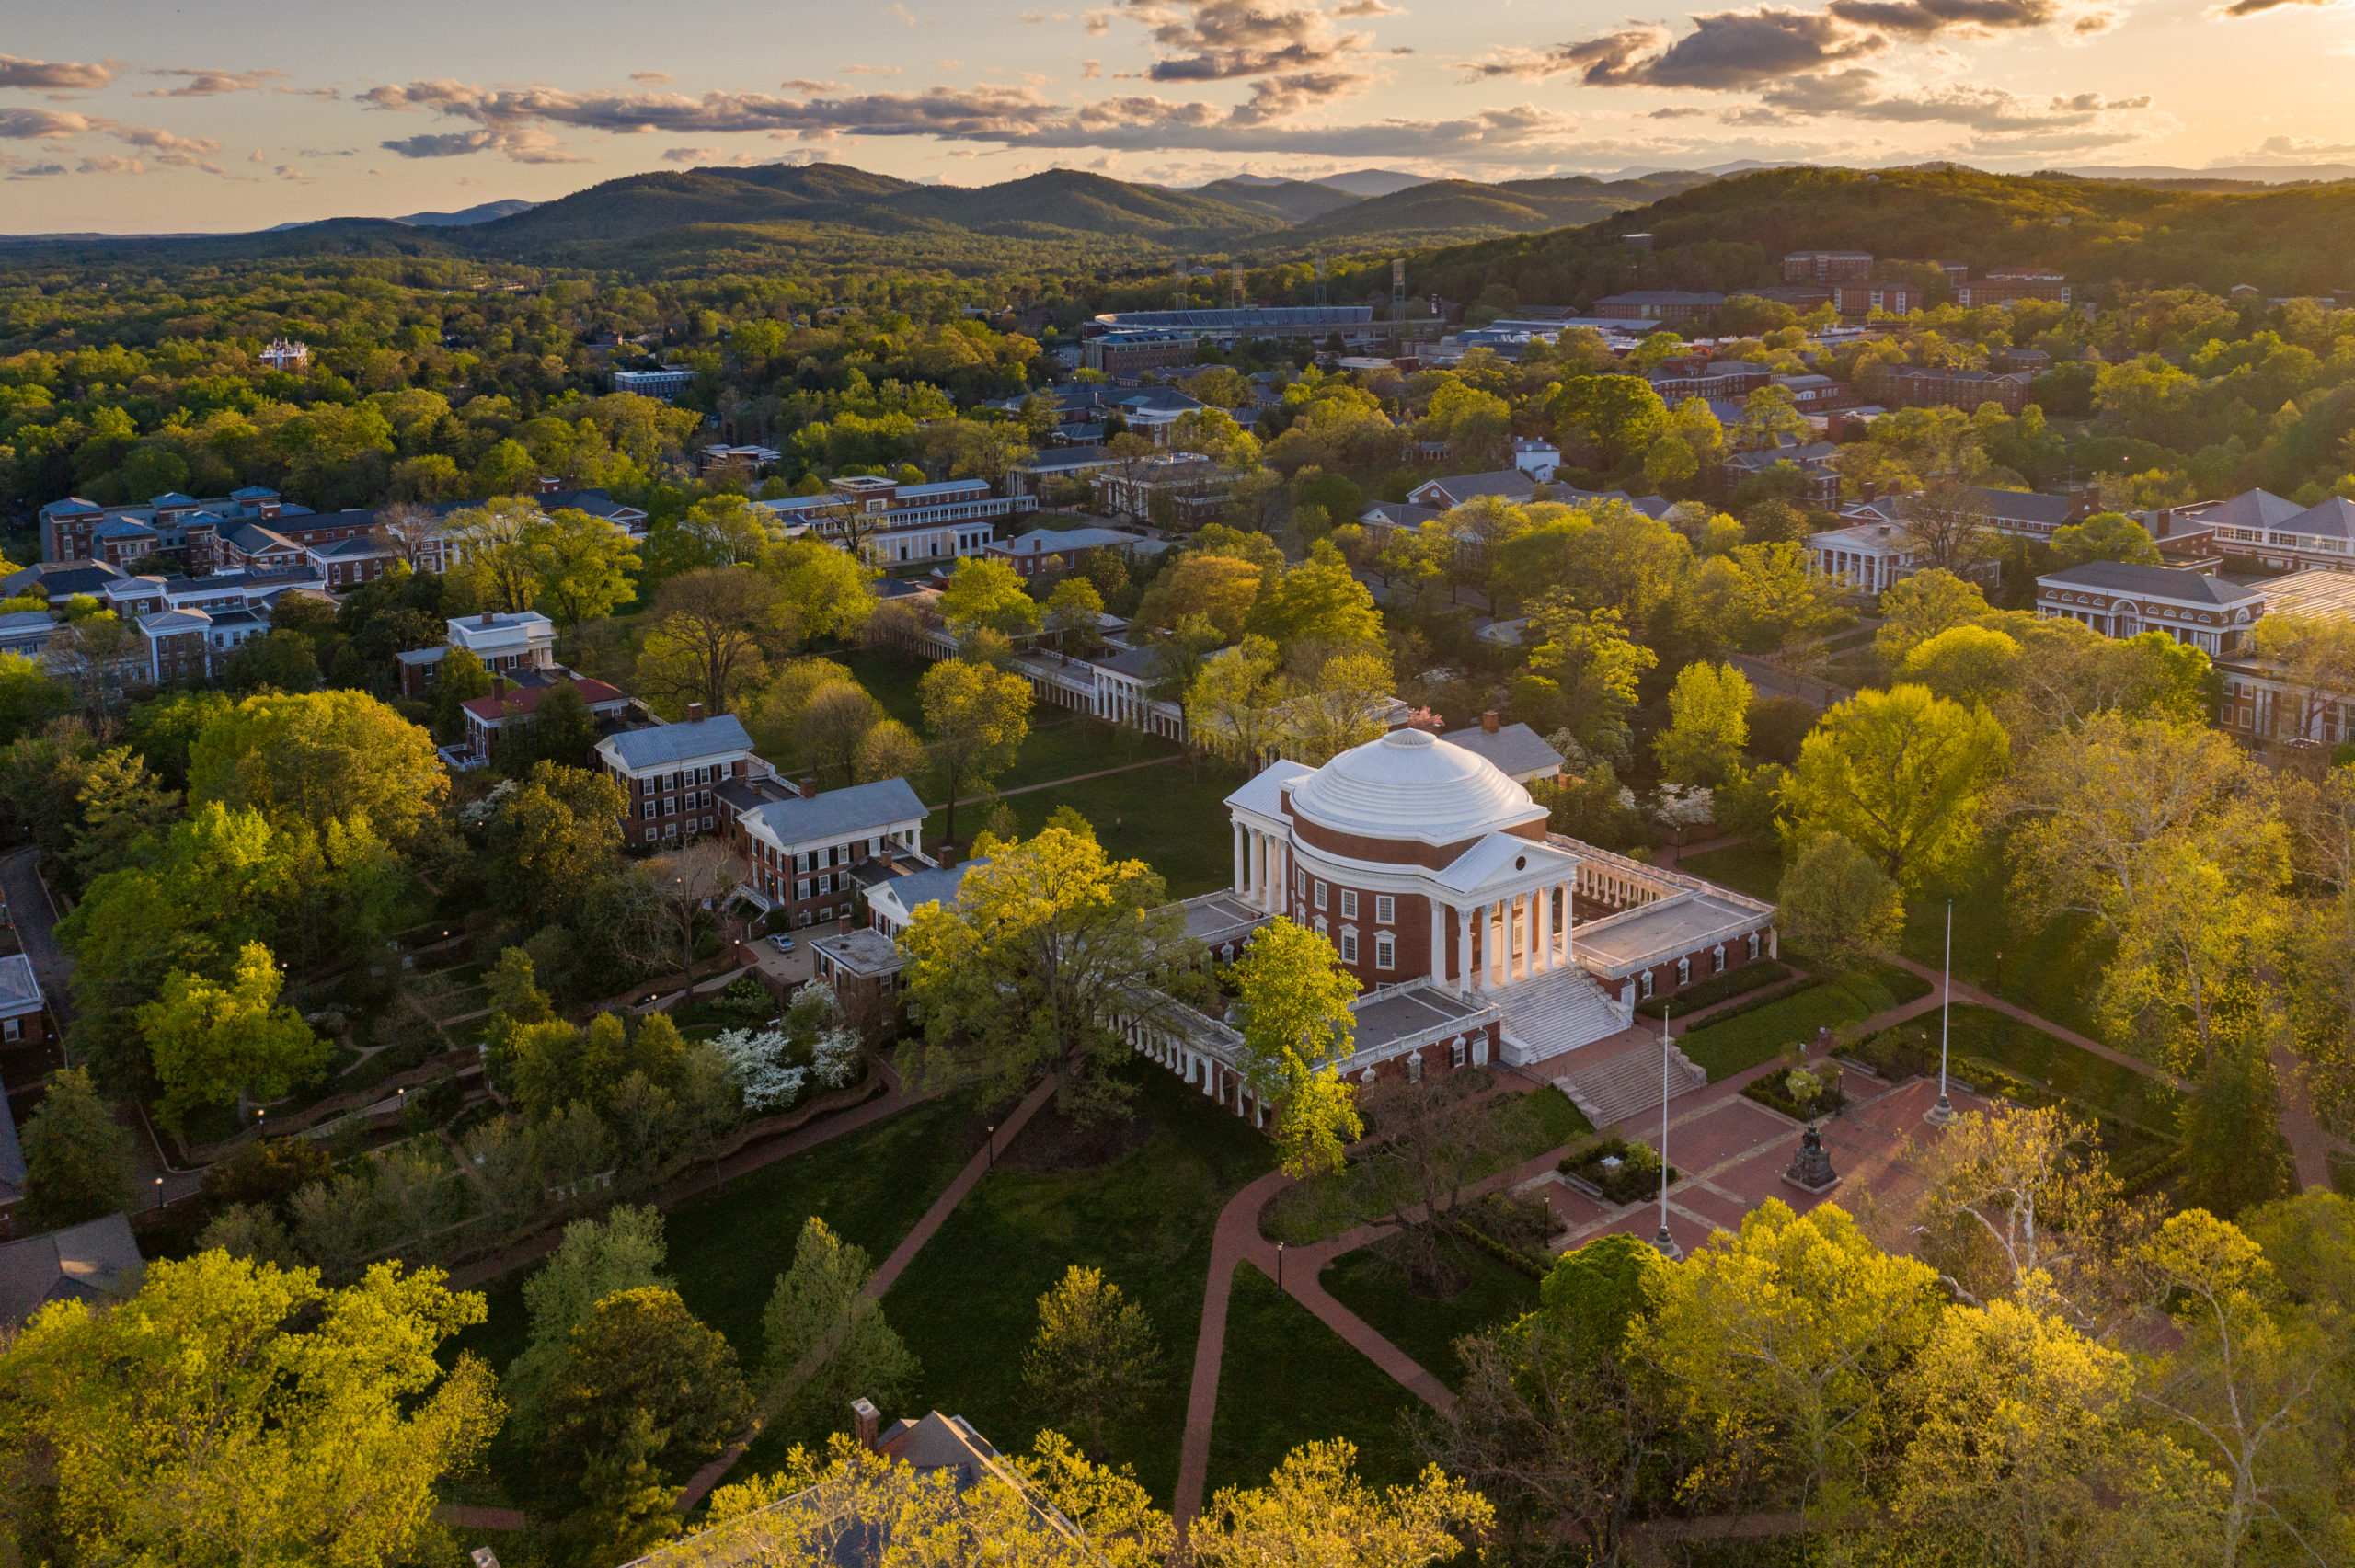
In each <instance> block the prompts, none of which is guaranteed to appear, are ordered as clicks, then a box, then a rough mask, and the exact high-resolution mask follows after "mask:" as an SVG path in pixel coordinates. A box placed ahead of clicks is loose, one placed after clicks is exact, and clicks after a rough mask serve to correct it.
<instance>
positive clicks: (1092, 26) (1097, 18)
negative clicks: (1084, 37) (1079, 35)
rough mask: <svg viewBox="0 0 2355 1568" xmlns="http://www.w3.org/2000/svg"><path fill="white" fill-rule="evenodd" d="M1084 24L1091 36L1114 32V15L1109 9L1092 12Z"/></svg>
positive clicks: (1088, 14)
mask: <svg viewBox="0 0 2355 1568" xmlns="http://www.w3.org/2000/svg"><path fill="white" fill-rule="evenodd" d="M1083 22H1084V24H1085V25H1086V29H1087V30H1088V33H1089V34H1090V35H1091V36H1097V35H1101V34H1104V33H1108V32H1110V31H1111V30H1112V13H1111V11H1110V9H1109V7H1107V8H1099V9H1097V10H1094V11H1090V12H1088V13H1087V14H1086V17H1084V18H1083Z"/></svg>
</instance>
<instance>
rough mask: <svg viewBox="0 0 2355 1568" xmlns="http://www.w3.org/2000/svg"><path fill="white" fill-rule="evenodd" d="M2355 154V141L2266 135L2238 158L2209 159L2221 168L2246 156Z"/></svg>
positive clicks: (2306, 156)
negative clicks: (2325, 140) (2330, 140)
mask: <svg viewBox="0 0 2355 1568" xmlns="http://www.w3.org/2000/svg"><path fill="white" fill-rule="evenodd" d="M2349 154H2355V142H2323V141H2318V140H2316V139H2315V138H2314V137H2312V136H2268V137H2267V138H2266V139H2265V140H2264V141H2262V142H2259V143H2257V145H2256V146H2254V147H2251V148H2250V149H2249V150H2248V151H2247V152H2246V153H2245V154H2243V155H2241V157H2238V158H2216V159H2211V166H2214V167H2218V168H2223V167H2226V166H2230V165H2232V164H2236V163H2240V162H2243V161H2244V160H2246V159H2248V158H2302V159H2314V158H2343V157H2346V156H2347V155H2349Z"/></svg>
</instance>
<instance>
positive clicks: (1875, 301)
mask: <svg viewBox="0 0 2355 1568" xmlns="http://www.w3.org/2000/svg"><path fill="white" fill-rule="evenodd" d="M1929 303H1930V298H1929V295H1928V294H1926V293H1924V292H1923V290H1922V287H1921V285H1919V284H1918V283H1861V282H1860V283H1835V284H1833V285H1832V309H1833V310H1836V311H1838V312H1839V313H1840V314H1841V315H1844V316H1847V317H1849V318H1851V319H1854V320H1862V319H1863V318H1864V317H1866V316H1868V315H1873V314H1874V313H1876V312H1878V313H1879V314H1881V315H1913V313H1914V312H1915V311H1918V310H1923V309H1926V308H1927V307H1928V305H1929Z"/></svg>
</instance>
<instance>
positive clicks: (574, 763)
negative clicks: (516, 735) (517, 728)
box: [524, 681, 598, 770]
mask: <svg viewBox="0 0 2355 1568" xmlns="http://www.w3.org/2000/svg"><path fill="white" fill-rule="evenodd" d="M524 733H525V734H527V735H528V736H529V737H530V738H531V741H532V750H534V752H536V753H537V756H535V757H534V759H533V761H535V762H537V761H550V762H554V763H556V764H557V766H559V767H564V768H572V769H576V770H578V769H584V768H592V767H594V766H595V765H596V761H595V751H596V746H597V739H598V734H597V715H594V714H592V713H591V712H590V711H589V703H588V700H587V699H586V698H584V697H582V696H581V694H580V687H578V686H576V685H574V684H573V683H572V682H571V681H557V683H556V684H555V685H554V686H551V687H549V688H548V689H547V691H546V695H544V696H542V697H541V698H540V705H539V706H538V707H536V708H534V709H533V710H532V722H531V723H530V724H529V725H527V726H525V727H524Z"/></svg>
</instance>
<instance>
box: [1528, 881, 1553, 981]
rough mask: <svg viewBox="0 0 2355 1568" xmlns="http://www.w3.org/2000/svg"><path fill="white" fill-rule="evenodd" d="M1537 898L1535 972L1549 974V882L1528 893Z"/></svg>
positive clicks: (1551, 966) (1550, 969)
mask: <svg viewBox="0 0 2355 1568" xmlns="http://www.w3.org/2000/svg"><path fill="white" fill-rule="evenodd" d="M1530 896H1531V897H1532V898H1535V899H1536V900H1537V963H1536V965H1535V967H1534V973H1536V974H1541V975H1543V974H1549V973H1551V972H1552V971H1553V967H1554V885H1553V884H1552V883H1551V882H1548V883H1547V884H1545V887H1540V888H1539V889H1537V891H1536V892H1534V893H1533V894H1532V895H1530Z"/></svg>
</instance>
